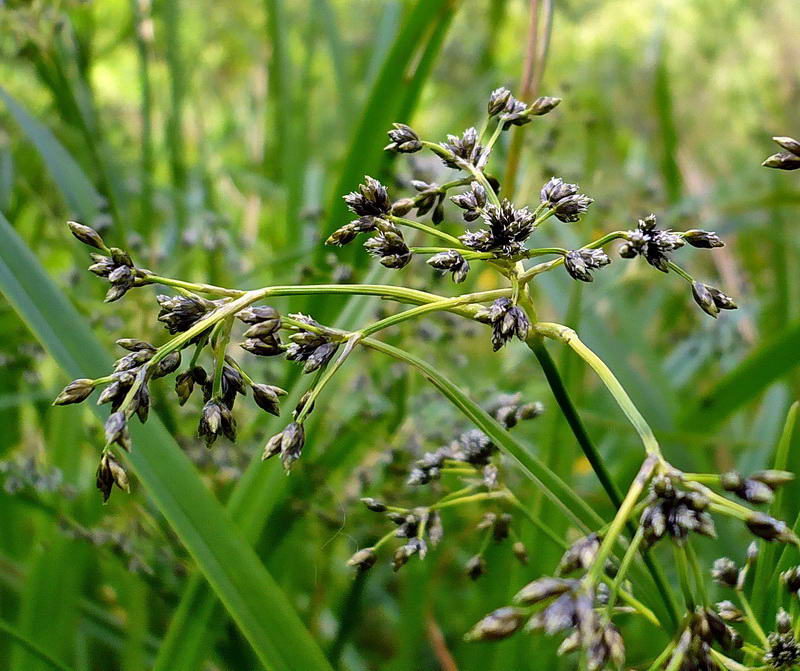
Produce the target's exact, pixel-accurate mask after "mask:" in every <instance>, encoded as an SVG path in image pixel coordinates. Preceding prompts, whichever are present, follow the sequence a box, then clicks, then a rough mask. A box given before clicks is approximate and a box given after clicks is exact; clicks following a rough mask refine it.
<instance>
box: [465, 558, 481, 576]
mask: <svg viewBox="0 0 800 671" xmlns="http://www.w3.org/2000/svg"><path fill="white" fill-rule="evenodd" d="M464 570H465V572H466V574H467V575H468V576H469V578H470V580H477V579H478V578H480V577H481V576H482V575H484V574H485V573H486V560H485V559H484V558H483V557H481V556H480V555H475V556H474V557H470V558H469V560H468V561H467V563H466V566H465V567H464Z"/></svg>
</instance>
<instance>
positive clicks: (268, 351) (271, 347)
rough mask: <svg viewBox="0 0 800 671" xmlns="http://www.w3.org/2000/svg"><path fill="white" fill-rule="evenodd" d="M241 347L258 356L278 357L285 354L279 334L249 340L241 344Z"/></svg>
mask: <svg viewBox="0 0 800 671" xmlns="http://www.w3.org/2000/svg"><path fill="white" fill-rule="evenodd" d="M239 347H241V348H242V349H243V350H245V351H246V352H250V353H251V354H255V355H256V356H277V355H279V354H283V347H282V346H281V342H280V340H279V338H278V336H277V334H274V333H273V334H270V335H268V336H264V337H261V338H248V339H247V340H245V341H244V342H240V343H239Z"/></svg>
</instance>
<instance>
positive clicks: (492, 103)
mask: <svg viewBox="0 0 800 671" xmlns="http://www.w3.org/2000/svg"><path fill="white" fill-rule="evenodd" d="M510 99H511V91H509V90H508V89H507V88H506V87H505V86H502V87H500V88H499V89H495V90H494V91H492V93H491V95H490V96H489V104H488V105H487V107H486V112H487V114H488V115H489V116H490V117H492V116H496V115H498V114H500V112H502V111H503V110H504V109H505V106H506V104H508V101H509V100H510Z"/></svg>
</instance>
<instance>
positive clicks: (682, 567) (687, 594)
mask: <svg viewBox="0 0 800 671" xmlns="http://www.w3.org/2000/svg"><path fill="white" fill-rule="evenodd" d="M673 550H674V554H675V566H676V567H677V570H678V582H680V584H681V590H682V591H683V598H684V599H685V601H686V609H687V610H688V611H689V612H691V611H693V610H694V606H695V600H694V595H693V594H692V588H691V585H690V584H689V565H688V562H687V561H686V549H685V548H684V547H683V546H682V545H679V544H678V543H677V542H674V543H673Z"/></svg>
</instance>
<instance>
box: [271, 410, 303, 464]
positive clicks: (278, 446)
mask: <svg viewBox="0 0 800 671" xmlns="http://www.w3.org/2000/svg"><path fill="white" fill-rule="evenodd" d="M305 442H306V435H305V430H304V429H303V425H302V424H298V423H297V422H292V423H291V424H289V425H288V426H287V427H286V428H285V429H284V430H283V431H281V432H280V433H276V434H275V435H274V436H272V438H270V439H269V440H268V441H267V445H266V447H265V448H264V454H263V456H262V457H261V458H262V459H264V460H266V459H269V458H270V457H274V456H275V455H277V454H280V455H281V461H282V462H283V467H284V468H285V469H286V470H287V471H288V470H289V469H290V468H291V466H292V464H293V463H294V462H295V461H297V460H298V459H299V458H300V455H301V454H302V452H303V446H304V445H305Z"/></svg>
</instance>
